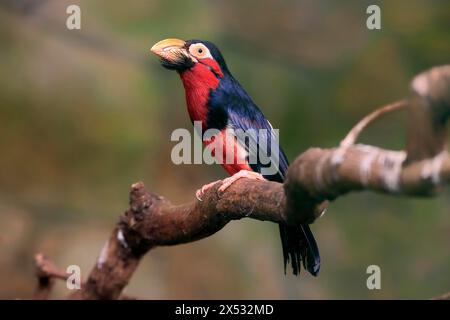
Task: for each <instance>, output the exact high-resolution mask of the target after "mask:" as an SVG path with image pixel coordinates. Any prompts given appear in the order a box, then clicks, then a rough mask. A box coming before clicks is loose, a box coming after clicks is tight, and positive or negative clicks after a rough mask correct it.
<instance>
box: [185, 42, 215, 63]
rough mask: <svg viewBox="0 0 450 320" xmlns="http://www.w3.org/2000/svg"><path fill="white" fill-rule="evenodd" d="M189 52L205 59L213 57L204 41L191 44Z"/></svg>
mask: <svg viewBox="0 0 450 320" xmlns="http://www.w3.org/2000/svg"><path fill="white" fill-rule="evenodd" d="M189 52H190V54H191V55H193V56H194V57H196V58H197V59H204V58H210V57H211V54H210V53H209V50H208V48H207V47H206V46H205V45H204V44H202V43H194V44H193V45H191V46H190V47H189Z"/></svg>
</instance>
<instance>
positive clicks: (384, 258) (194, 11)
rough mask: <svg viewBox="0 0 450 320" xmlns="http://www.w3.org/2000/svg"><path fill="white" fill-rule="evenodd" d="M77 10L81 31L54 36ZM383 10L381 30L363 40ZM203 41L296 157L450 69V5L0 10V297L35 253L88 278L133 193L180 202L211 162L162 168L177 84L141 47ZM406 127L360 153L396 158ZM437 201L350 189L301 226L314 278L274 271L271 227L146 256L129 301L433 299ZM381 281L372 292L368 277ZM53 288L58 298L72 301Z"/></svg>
mask: <svg viewBox="0 0 450 320" xmlns="http://www.w3.org/2000/svg"><path fill="white" fill-rule="evenodd" d="M69 4H78V5H80V6H81V10H82V29H81V30H79V31H76V30H75V31H69V30H67V29H66V26H65V21H66V18H67V14H66V7H67V6H68V5H69ZM370 4H378V5H380V7H381V10H382V30H381V31H369V30H368V29H367V28H366V18H367V14H366V12H365V11H366V8H367V6H368V5H370ZM168 37H177V38H181V39H189V38H200V39H208V40H211V41H213V42H214V43H216V44H217V45H218V46H219V48H221V50H222V53H223V54H224V56H225V58H226V60H227V62H228V65H229V67H230V69H231V71H232V72H233V74H234V75H235V77H236V78H237V79H239V81H240V82H241V83H242V85H243V86H244V87H245V88H246V89H247V91H248V92H249V93H250V95H251V96H252V97H253V98H254V100H255V101H256V102H257V104H258V105H259V106H260V107H261V109H262V110H263V111H264V113H265V114H266V116H267V117H268V118H269V119H270V120H271V122H272V123H273V125H274V126H275V127H277V128H280V134H281V143H282V145H283V147H284V149H285V151H286V153H287V155H288V157H289V158H290V159H291V160H292V159H293V158H294V157H295V156H296V155H298V154H299V153H301V152H302V151H304V150H305V149H306V148H308V147H310V146H320V147H331V146H335V145H337V144H338V143H339V141H340V139H342V138H343V137H344V135H345V134H346V132H347V131H348V130H349V129H350V128H351V126H352V125H353V124H355V123H356V122H357V121H358V119H360V118H361V117H362V116H364V115H365V114H367V113H368V112H370V111H372V110H373V109H375V108H376V107H377V106H380V105H383V104H385V103H388V102H392V101H395V100H397V99H400V98H403V97H405V96H407V95H408V92H409V83H410V80H411V78H412V77H413V76H414V75H415V74H417V73H419V72H421V71H423V70H425V69H427V68H429V67H431V66H434V65H439V64H444V63H449V62H450V59H449V58H450V2H449V1H445V0H443V1H429V0H428V1H425V0H424V1H415V0H414V1H413V0H410V1H406V0H405V1H362V0H360V1H313V0H305V1H275V0H258V1H256V0H253V1H237V0H231V1H206V0H205V1H165V0H154V1H128V2H124V1H110V0H91V1H87V0H86V1H76V0H70V1H66V0H46V1H45V0H2V1H0V298H7V299H14V298H31V297H32V293H33V290H34V288H35V285H36V279H35V277H34V269H33V260H32V258H33V255H34V254H35V253H36V252H44V253H46V254H47V255H48V256H49V257H51V258H52V259H53V260H54V261H55V262H56V264H57V265H59V266H61V267H65V266H68V265H71V264H77V265H80V266H81V269H82V275H83V276H87V274H88V272H89V271H90V269H91V267H92V266H93V265H94V262H95V260H96V258H97V255H98V253H99V251H100V249H101V247H102V245H103V244H104V242H105V240H106V239H107V238H108V236H109V234H110V232H111V230H112V228H113V226H114V224H115V222H116V221H117V219H118V216H119V214H121V213H122V212H123V211H124V210H125V209H126V208H127V204H128V192H129V186H130V185H131V184H132V183H133V182H136V181H140V180H142V181H144V182H145V183H146V185H147V187H148V189H150V190H152V191H153V192H156V193H158V194H161V195H165V196H166V197H168V198H170V199H171V200H173V201H174V202H185V201H190V200H192V199H193V197H194V192H195V190H196V189H197V188H198V187H199V186H201V185H202V184H204V183H206V182H210V181H212V180H216V179H219V178H222V177H225V176H226V174H225V172H224V171H223V170H222V168H220V167H218V166H207V165H182V166H175V165H174V164H172V162H171V160H170V152H171V148H172V147H173V145H174V143H173V142H171V141H170V134H171V132H172V130H174V129H175V128H183V127H185V128H191V125H190V122H189V120H188V116H187V112H186V108H185V101H184V91H183V88H182V85H181V82H180V80H179V78H178V77H177V75H176V74H175V73H171V72H168V71H166V70H164V69H163V68H161V66H160V65H159V63H158V61H157V59H155V57H153V56H151V55H150V53H149V48H150V47H151V45H152V44H154V43H155V42H156V41H159V40H161V39H164V38H168ZM404 123H405V121H404V114H402V113H399V114H396V115H392V116H390V117H389V118H387V119H386V120H384V121H382V122H380V123H377V124H375V125H373V126H372V127H371V128H370V129H369V130H368V131H367V132H366V133H365V134H364V136H363V137H362V141H363V142H366V143H371V144H375V145H379V146H383V147H390V148H395V149H400V148H402V146H403V144H404V139H405V134H404V132H405V126H404ZM449 207H450V198H449V193H448V191H446V192H444V193H443V194H441V195H440V196H438V197H436V198H434V199H411V198H408V199H407V198H397V197H392V196H386V195H379V194H373V193H354V194H350V195H347V196H345V197H342V198H339V199H338V200H337V201H336V202H334V203H332V204H331V206H330V208H329V210H328V213H327V214H326V215H325V216H324V217H322V218H321V219H319V220H318V221H317V222H316V223H315V224H314V225H313V226H312V229H313V231H314V232H315V234H316V238H317V241H318V244H319V246H320V249H321V255H322V261H323V264H322V269H321V273H320V276H319V277H318V278H314V277H312V276H310V275H309V274H306V273H305V272H304V273H303V274H302V276H301V277H300V278H299V279H297V278H295V277H293V276H291V275H287V276H285V275H284V274H283V263H282V254H281V246H280V241H279V238H278V227H277V226H276V225H275V224H272V223H264V222H258V221H253V220H241V221H237V222H232V223H230V224H229V225H227V226H226V227H225V228H224V229H223V230H222V231H221V232H219V233H217V234H215V235H213V236H212V237H210V238H207V239H205V240H201V241H198V242H195V243H190V244H186V245H180V246H176V247H165V248H158V249H155V250H153V251H151V252H150V253H149V254H148V255H147V256H146V257H145V259H144V260H143V262H142V264H141V265H140V267H139V269H138V271H137V272H136V273H135V275H134V276H133V278H132V281H131V283H130V285H129V286H128V287H127V289H126V292H127V293H129V294H132V295H135V296H139V297H142V298H149V299H176V298H185V299H189V298H193V299H214V298H237V299H240V298H256V299H262V298H270V299H272V298H273V299H282V298H289V299H317V298H324V299H337V298H338V299H351V298H363V299H380V298H386V299H391V298H401V299H409V298H413V299H415V298H430V297H433V296H436V295H439V294H441V293H444V292H447V291H450V272H449V270H450V251H449V244H450V215H449V209H448V208H449ZM371 264H376V265H379V266H380V267H381V271H382V289H381V290H374V291H369V290H368V289H367V287H366V279H367V276H368V275H367V274H366V268H367V266H368V265H371ZM67 293H68V292H67V289H65V285H64V284H63V283H59V284H58V285H57V287H56V290H55V291H54V293H53V298H63V297H65V295H66V294H67Z"/></svg>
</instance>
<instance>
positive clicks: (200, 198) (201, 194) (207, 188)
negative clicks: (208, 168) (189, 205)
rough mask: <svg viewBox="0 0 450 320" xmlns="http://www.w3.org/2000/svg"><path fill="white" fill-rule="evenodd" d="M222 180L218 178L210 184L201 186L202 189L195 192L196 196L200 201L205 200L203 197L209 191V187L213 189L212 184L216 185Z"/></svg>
mask: <svg viewBox="0 0 450 320" xmlns="http://www.w3.org/2000/svg"><path fill="white" fill-rule="evenodd" d="M220 181H221V180H217V181H214V182H211V183H208V184H205V185H204V186H203V187H201V188H200V189H198V190H197V191H196V192H195V197H196V198H197V200H198V201H203V199H202V197H203V195H204V194H205V192H206V191H208V190H209V189H211V187H212V186H214V185H215V184H216V183H217V182H220Z"/></svg>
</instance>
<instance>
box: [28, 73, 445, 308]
mask: <svg viewBox="0 0 450 320" xmlns="http://www.w3.org/2000/svg"><path fill="white" fill-rule="evenodd" d="M411 87H412V88H411V90H412V93H411V95H410V97H409V99H408V100H405V101H400V102H398V103H395V104H392V105H390V106H387V107H385V108H384V109H383V110H384V111H383V110H381V109H380V111H378V112H375V113H374V114H373V115H369V116H368V117H366V118H365V119H363V121H362V122H361V123H360V124H358V125H357V126H356V127H355V128H354V129H353V130H351V131H350V133H349V135H348V136H347V137H346V138H345V139H344V140H343V143H341V145H340V146H339V147H337V148H331V149H320V148H311V149H309V150H307V151H306V152H304V153H303V154H301V155H300V156H298V157H297V159H296V160H295V161H294V162H293V163H292V164H291V166H290V167H289V170H288V172H287V178H286V180H285V183H284V184H280V183H275V182H268V181H262V182H261V181H252V180H248V179H242V180H239V181H237V182H236V183H235V184H233V185H232V186H231V187H230V188H229V189H227V191H225V192H224V193H222V194H219V193H218V192H217V188H218V186H219V184H220V183H218V184H217V185H216V186H214V187H213V188H212V189H210V190H209V191H208V192H207V193H206V194H205V195H204V198H203V201H201V202H200V201H197V200H196V201H193V202H190V203H187V204H183V205H173V204H171V203H170V202H169V201H168V200H166V199H164V198H162V197H160V196H157V195H155V194H151V193H149V192H147V191H146V189H145V187H144V185H143V183H136V184H134V185H133V186H132V188H131V193H130V208H129V209H128V211H126V212H125V213H124V214H123V215H122V216H121V217H120V220H119V222H118V223H117V226H116V227H115V229H114V230H113V232H112V234H111V236H110V238H109V240H108V241H107V243H106V244H105V246H104V247H103V249H102V251H101V253H100V256H99V258H98V260H97V262H96V264H95V266H94V268H93V269H92V271H91V273H90V275H89V277H88V278H87V280H86V281H85V282H84V283H83V285H82V288H81V290H78V291H76V292H75V293H74V294H73V295H72V296H71V297H70V298H73V299H117V298H119V297H120V295H121V292H122V290H123V288H124V287H125V286H126V285H127V284H128V282H129V280H130V278H131V276H132V275H133V273H134V271H135V270H136V268H137V266H138V264H139V261H140V259H141V258H142V257H143V256H144V255H145V254H146V253H147V252H148V251H149V250H150V249H151V248H153V247H156V246H165V245H176V244H180V243H187V242H192V241H195V240H198V239H202V238H205V237H208V236H210V235H212V234H214V233H215V232H217V231H219V230H220V229H222V228H223V227H224V226H225V225H226V224H227V223H228V222H229V221H231V220H237V219H242V218H252V219H258V220H264V221H272V222H281V221H283V222H287V223H292V224H297V223H311V222H313V221H314V220H315V219H316V218H317V217H318V216H319V215H320V213H321V212H322V211H323V210H322V209H323V208H324V207H325V206H326V205H327V203H328V201H331V200H334V199H336V198H337V197H339V196H340V195H343V194H345V193H348V192H352V191H358V190H372V191H376V192H384V193H390V194H399V195H400V194H403V195H411V196H429V195H433V194H434V193H435V192H436V191H437V190H439V187H440V186H442V185H444V184H445V183H447V182H448V181H449V180H450V158H449V155H448V153H447V147H446V123H447V120H448V117H449V115H450V66H442V67H435V68H433V69H431V70H429V71H427V72H425V73H422V74H420V75H418V76H417V77H416V78H415V79H414V80H413V82H412V86H411ZM400 107H404V108H406V109H407V110H408V119H409V120H408V121H409V126H408V141H407V145H406V150H405V151H392V150H385V149H381V148H377V147H375V146H368V145H361V144H357V145H355V144H354V142H355V141H356V140H357V138H358V135H359V134H360V133H361V131H362V130H363V129H364V128H365V127H366V126H367V125H368V124H369V123H370V122H372V121H373V120H375V119H377V118H379V116H381V115H383V114H385V113H386V112H387V111H392V110H396V109H398V108H400ZM36 260H37V266H38V279H39V286H38V290H37V293H36V298H41V299H45V298H46V297H48V293H49V291H50V290H51V284H52V279H51V278H52V277H56V278H60V279H65V277H64V273H62V274H61V272H59V271H57V269H56V268H55V267H54V266H53V265H52V264H50V263H48V262H46V263H42V261H44V260H43V258H42V257H41V258H37V259H36ZM39 261H41V263H40V264H39ZM42 270H47V272H43V271H42ZM49 270H50V271H49Z"/></svg>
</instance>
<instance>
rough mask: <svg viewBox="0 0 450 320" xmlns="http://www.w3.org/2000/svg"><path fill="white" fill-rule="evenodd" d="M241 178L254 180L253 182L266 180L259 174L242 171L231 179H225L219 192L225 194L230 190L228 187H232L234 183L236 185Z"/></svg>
mask: <svg viewBox="0 0 450 320" xmlns="http://www.w3.org/2000/svg"><path fill="white" fill-rule="evenodd" d="M241 178H248V179H252V180H261V181H262V180H266V179H264V177H263V176H262V175H261V174H260V173H258V172H254V171H249V170H241V171H239V172H238V173H235V174H234V175H232V176H231V177H229V178H226V179H224V180H223V182H222V185H221V186H220V188H219V189H218V191H219V192H224V191H225V190H226V189H228V187H230V186H231V185H232V184H233V183H235V182H236V181H237V180H239V179H241Z"/></svg>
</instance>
